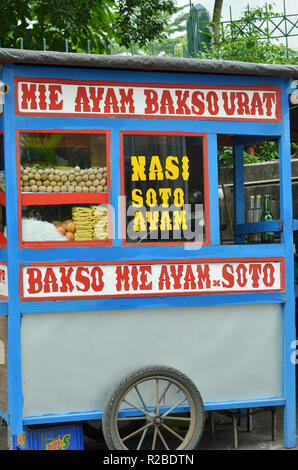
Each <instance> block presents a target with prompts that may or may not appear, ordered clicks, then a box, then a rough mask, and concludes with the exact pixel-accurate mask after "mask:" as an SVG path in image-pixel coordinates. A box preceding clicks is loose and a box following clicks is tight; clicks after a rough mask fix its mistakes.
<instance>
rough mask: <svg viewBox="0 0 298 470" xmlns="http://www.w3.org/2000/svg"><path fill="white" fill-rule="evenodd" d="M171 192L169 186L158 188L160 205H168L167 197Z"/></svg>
mask: <svg viewBox="0 0 298 470" xmlns="http://www.w3.org/2000/svg"><path fill="white" fill-rule="evenodd" d="M171 194H172V190H171V188H159V195H160V197H161V199H162V207H169V197H170V196H171Z"/></svg>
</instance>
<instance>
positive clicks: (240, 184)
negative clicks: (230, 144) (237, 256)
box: [234, 144, 245, 244]
mask: <svg viewBox="0 0 298 470" xmlns="http://www.w3.org/2000/svg"><path fill="white" fill-rule="evenodd" d="M234 222H235V225H241V224H244V223H245V200H244V167H243V145H241V144H240V145H238V144H235V145H234ZM244 242H245V235H244V234H241V233H239V232H238V233H235V243H236V244H238V243H239V244H241V243H244Z"/></svg>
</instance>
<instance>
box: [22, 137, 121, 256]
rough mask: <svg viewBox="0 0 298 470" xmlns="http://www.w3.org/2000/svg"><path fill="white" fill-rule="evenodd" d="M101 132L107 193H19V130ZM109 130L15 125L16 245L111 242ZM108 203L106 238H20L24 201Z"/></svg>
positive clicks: (38, 247)
mask: <svg viewBox="0 0 298 470" xmlns="http://www.w3.org/2000/svg"><path fill="white" fill-rule="evenodd" d="M22 133H27V134H28V133H34V134H47V133H51V134H97V135H100V134H103V135H105V136H106V167H107V192H106V193H21V171H20V165H21V153H20V134H22ZM110 148H111V145H110V130H108V129H37V130H36V129H17V130H16V167H17V193H18V232H19V248H20V249H22V248H36V249H39V250H40V249H47V248H57V247H59V248H62V247H64V245H63V243H65V247H79V246H112V245H113V241H112V235H111V234H112V227H110V224H111V222H112V218H111V215H110V204H109V201H110V187H111V175H110ZM94 203H98V204H100V203H104V204H108V212H109V214H108V220H109V232H108V239H107V240H104V241H103V240H90V241H65V242H60V241H45V242H35V241H32V242H30V241H23V240H22V206H23V205H45V206H46V205H54V204H94Z"/></svg>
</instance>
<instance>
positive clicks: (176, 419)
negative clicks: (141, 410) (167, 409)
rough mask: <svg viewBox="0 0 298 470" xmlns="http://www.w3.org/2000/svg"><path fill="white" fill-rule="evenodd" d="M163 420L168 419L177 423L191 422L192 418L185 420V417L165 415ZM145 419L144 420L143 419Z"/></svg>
mask: <svg viewBox="0 0 298 470" xmlns="http://www.w3.org/2000/svg"><path fill="white" fill-rule="evenodd" d="M163 418H166V419H168V420H169V419H174V420H175V421H191V418H187V417H185V418H183V416H165V415H163ZM143 419H144V418H143Z"/></svg>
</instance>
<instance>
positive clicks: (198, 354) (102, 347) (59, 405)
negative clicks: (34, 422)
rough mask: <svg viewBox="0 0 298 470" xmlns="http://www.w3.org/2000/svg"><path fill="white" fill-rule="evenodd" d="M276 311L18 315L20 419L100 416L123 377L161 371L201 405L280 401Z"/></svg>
mask: <svg viewBox="0 0 298 470" xmlns="http://www.w3.org/2000/svg"><path fill="white" fill-rule="evenodd" d="M281 331H282V325H281V305H279V304H277V305H275V304H273V305H244V306H220V307H187V308H163V309H160V308H156V309H154V308H153V309H139V310H111V311H97V312H71V313H45V314H32V315H31V314H25V315H24V316H23V318H22V365H23V395H24V416H29V415H40V414H44V413H67V412H75V411H89V410H95V409H101V408H103V406H104V403H105V400H106V397H107V394H108V393H109V391H110V390H111V388H112V387H113V386H114V384H115V383H116V382H117V381H118V380H119V379H120V378H122V376H123V375H125V374H126V373H128V372H129V371H130V370H132V369H134V368H136V367H140V366H144V365H150V364H156V363H159V364H165V365H169V366H173V367H176V368H178V369H180V370H181V371H183V372H184V373H186V375H188V376H189V377H190V378H191V379H192V380H193V381H194V382H195V383H196V385H197V387H198V388H199V390H200V392H201V394H202V397H203V400H204V401H226V400H245V399H256V398H268V397H273V396H280V395H281Z"/></svg>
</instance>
